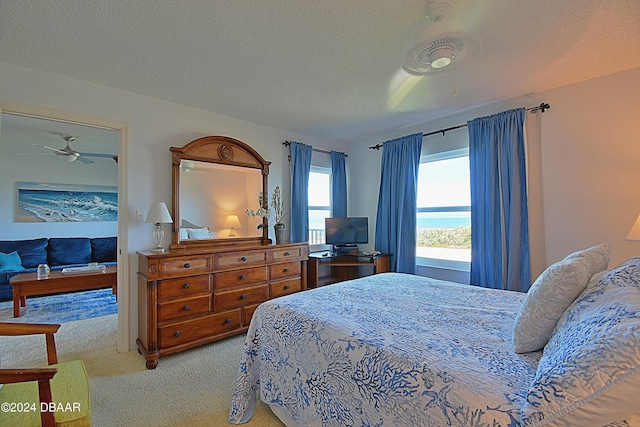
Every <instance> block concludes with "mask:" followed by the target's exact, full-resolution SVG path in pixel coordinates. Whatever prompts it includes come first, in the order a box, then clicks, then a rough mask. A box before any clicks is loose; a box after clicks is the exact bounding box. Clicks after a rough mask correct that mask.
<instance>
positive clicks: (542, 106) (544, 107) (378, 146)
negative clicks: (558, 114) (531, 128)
mask: <svg viewBox="0 0 640 427" xmlns="http://www.w3.org/2000/svg"><path fill="white" fill-rule="evenodd" d="M549 108H551V106H550V105H549V104H547V103H546V102H542V103H540V105H538V106H537V107H531V108H527V109H526V110H527V111H531V112H532V113H535V112H538V111H541V112H543V113H544V111H545V110H548V109H549ZM467 126H468V125H467V124H466V123H465V124H462V125H458V126H452V127H450V128H446V129H440V130H436V131H433V132H427V133H423V134H422V136H431V135H435V134H438V133H441V134H442V136H444V134H445V132H449V131H450V130H456V129H461V128H466V127H467ZM383 145H384V144H376V145H372V146H371V147H369V149H370V150H379V149H381V148H382V146H383Z"/></svg>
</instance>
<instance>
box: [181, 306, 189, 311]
mask: <svg viewBox="0 0 640 427" xmlns="http://www.w3.org/2000/svg"><path fill="white" fill-rule="evenodd" d="M190 308H191V307H189V306H188V305H185V306H184V307H182V309H183V310H184V311H189V309H190Z"/></svg>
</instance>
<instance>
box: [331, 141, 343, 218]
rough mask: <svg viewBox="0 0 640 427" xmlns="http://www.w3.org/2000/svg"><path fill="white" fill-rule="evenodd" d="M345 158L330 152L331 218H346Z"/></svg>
mask: <svg viewBox="0 0 640 427" xmlns="http://www.w3.org/2000/svg"><path fill="white" fill-rule="evenodd" d="M345 159H346V156H345V155H344V153H339V152H337V151H332V152H331V216H332V217H342V216H347V172H346V168H345Z"/></svg>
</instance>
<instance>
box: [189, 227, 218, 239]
mask: <svg viewBox="0 0 640 427" xmlns="http://www.w3.org/2000/svg"><path fill="white" fill-rule="evenodd" d="M187 233H188V234H189V238H190V239H214V238H215V237H216V233H214V232H212V231H209V229H208V228H188V229H187Z"/></svg>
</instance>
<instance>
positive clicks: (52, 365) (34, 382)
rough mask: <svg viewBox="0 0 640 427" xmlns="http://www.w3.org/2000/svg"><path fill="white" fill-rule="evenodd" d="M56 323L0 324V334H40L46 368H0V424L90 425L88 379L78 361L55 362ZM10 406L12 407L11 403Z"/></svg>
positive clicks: (45, 426) (50, 426)
mask: <svg viewBox="0 0 640 427" xmlns="http://www.w3.org/2000/svg"><path fill="white" fill-rule="evenodd" d="M58 328H60V325H57V324H26V323H0V336H21V335H36V334H44V335H45V338H46V344H47V362H48V364H49V367H47V368H31V367H29V368H14V369H5V368H0V387H1V388H0V403H1V404H3V405H5V406H6V405H7V404H8V405H9V406H6V407H3V411H2V412H0V426H4V425H15V426H18V425H20V426H22V425H24V426H34V425H35V426H37V425H42V426H43V427H54V426H74V427H75V426H91V401H90V396H89V378H88V375H87V371H86V369H85V366H84V363H83V362H82V361H81V360H75V361H71V362H62V363H58V355H57V352H56V344H55V338H54V334H55V333H56V332H57V331H58ZM11 405H13V407H12V406H11Z"/></svg>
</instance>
